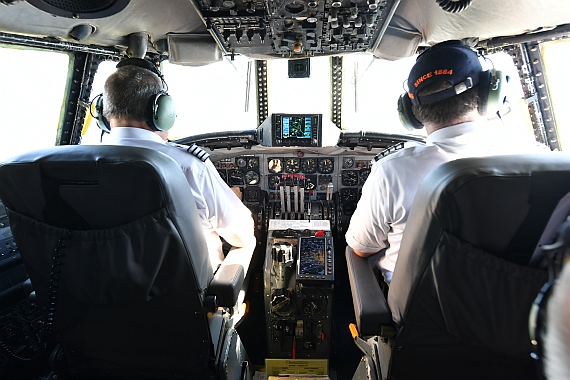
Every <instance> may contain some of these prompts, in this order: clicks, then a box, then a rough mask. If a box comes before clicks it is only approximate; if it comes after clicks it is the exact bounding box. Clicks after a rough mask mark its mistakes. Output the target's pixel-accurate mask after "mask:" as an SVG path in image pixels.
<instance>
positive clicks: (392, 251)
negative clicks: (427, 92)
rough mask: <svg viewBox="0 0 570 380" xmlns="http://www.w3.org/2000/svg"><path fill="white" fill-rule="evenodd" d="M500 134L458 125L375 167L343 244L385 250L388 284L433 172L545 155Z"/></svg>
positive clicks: (484, 127) (368, 250) (383, 265)
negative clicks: (493, 158)
mask: <svg viewBox="0 0 570 380" xmlns="http://www.w3.org/2000/svg"><path fill="white" fill-rule="evenodd" d="M501 134H502V132H501V131H498V128H497V126H496V125H493V124H491V123H487V122H482V123H476V122H469V123H461V124H457V125H453V126H449V127H446V128H443V129H440V130H437V131H435V132H433V133H431V134H430V135H429V136H428V138H427V140H426V145H422V146H414V147H410V148H406V149H403V150H401V151H398V152H396V153H393V154H391V155H389V156H387V157H384V158H382V159H381V160H380V161H378V162H376V163H375V164H374V166H373V168H372V171H371V173H370V175H369V177H368V179H367V180H366V183H365V184H364V186H363V187H362V197H361V198H360V200H359V202H358V205H357V208H356V210H355V212H354V214H353V215H352V218H351V220H350V225H349V227H348V230H347V232H346V235H345V237H346V242H347V244H348V245H349V246H350V247H352V248H354V249H356V250H358V251H361V252H364V253H371V254H372V253H376V252H379V251H381V250H382V249H384V248H386V251H385V254H383V255H381V257H380V262H379V265H380V269H382V271H383V272H384V273H385V277H386V278H387V280H388V282H389V281H390V279H391V272H393V271H394V267H395V265H396V260H397V258H398V251H399V249H400V243H401V241H402V233H403V232H404V228H405V227H406V221H407V219H408V213H409V210H410V207H411V204H412V201H413V199H414V196H415V195H416V191H417V189H418V186H419V185H420V183H421V181H422V180H423V179H424V177H425V176H426V175H427V174H428V173H429V172H430V171H431V170H433V169H434V168H435V167H436V166H438V165H440V164H442V163H444V162H447V161H451V160H455V159H457V158H463V157H476V156H488V155H497V154H515V153H531V152H537V151H539V150H540V151H544V150H545V147H539V146H537V145H536V144H533V143H531V142H523V143H521V142H520V141H518V142H516V143H515V142H513V141H512V140H513V139H512V138H511V139H509V138H508V136H507V137H505V136H504V135H501ZM386 272H387V273H386Z"/></svg>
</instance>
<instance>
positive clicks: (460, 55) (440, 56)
mask: <svg viewBox="0 0 570 380" xmlns="http://www.w3.org/2000/svg"><path fill="white" fill-rule="evenodd" d="M482 71H483V67H482V66H481V62H480V61H479V56H478V54H477V52H476V51H475V50H473V49H471V48H470V47H469V46H467V45H465V44H464V43H463V42H461V41H458V40H457V41H455V40H453V41H445V42H442V43H439V44H437V45H434V46H432V47H431V48H429V49H428V50H426V51H424V52H423V53H422V54H420V55H419V56H418V58H417V59H416V64H415V65H414V67H412V70H411V71H410V75H409V76H408V96H409V97H410V99H411V101H412V104H414V105H418V104H429V103H434V102H438V101H440V100H444V99H447V98H451V97H452V96H455V95H458V94H460V93H462V92H464V91H466V90H468V89H470V88H471V87H473V86H475V85H477V84H478V83H479V76H480V75H481V72H482ZM443 81H446V82H449V83H451V85H452V87H451V88H448V89H446V90H443V91H440V92H436V93H434V94H430V95H425V96H421V97H420V96H418V92H419V91H420V90H421V89H423V88H425V87H426V86H429V85H431V84H434V83H438V82H443Z"/></svg>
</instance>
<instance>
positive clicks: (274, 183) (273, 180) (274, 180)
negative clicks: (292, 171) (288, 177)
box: [267, 175, 281, 190]
mask: <svg viewBox="0 0 570 380" xmlns="http://www.w3.org/2000/svg"><path fill="white" fill-rule="evenodd" d="M267 182H268V183H267V186H268V187H269V188H270V189H271V190H277V189H278V188H279V184H280V183H281V176H280V175H272V176H269V178H268V179H267Z"/></svg>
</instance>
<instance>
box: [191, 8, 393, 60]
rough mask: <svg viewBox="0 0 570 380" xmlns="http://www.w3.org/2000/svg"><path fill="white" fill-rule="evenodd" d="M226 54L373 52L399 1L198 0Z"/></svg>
mask: <svg viewBox="0 0 570 380" xmlns="http://www.w3.org/2000/svg"><path fill="white" fill-rule="evenodd" d="M198 2H199V7H200V8H201V12H202V16H203V17H204V19H205V21H206V26H207V28H208V29H209V31H210V32H211V33H212V35H213V36H214V37H215V38H216V40H217V42H218V44H219V45H220V46H221V47H222V49H223V50H224V52H225V53H226V54H244V55H248V56H256V55H257V56H259V57H264V56H275V57H283V58H300V57H311V56H317V55H332V54H338V53H347V52H365V51H370V50H372V48H373V47H374V46H377V41H378V40H379V38H380V37H381V34H382V33H383V32H384V31H385V29H386V26H387V23H388V22H389V21H390V20H389V19H390V17H391V15H392V14H393V10H394V9H393V8H394V7H395V4H397V1H395V0H361V1H351V0H268V1H266V2H263V1H259V0H254V1H248V0H198Z"/></svg>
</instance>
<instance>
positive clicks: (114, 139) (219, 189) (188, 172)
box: [103, 127, 255, 271]
mask: <svg viewBox="0 0 570 380" xmlns="http://www.w3.org/2000/svg"><path fill="white" fill-rule="evenodd" d="M103 144H107V145H127V146H138V147H142V148H150V149H154V150H157V151H160V152H163V153H166V154H167V155H169V156H170V157H172V158H173V159H174V160H175V161H176V162H177V163H178V164H179V165H180V167H181V168H182V171H183V172H184V175H185V176H186V179H187V180H188V183H189V184H190V189H191V190H192V195H193V196H194V199H195V201H196V206H197V208H198V214H199V215H200V219H201V223H202V227H203V229H204V233H205V237H206V242H207V244H208V250H209V253H210V261H211V263H212V269H213V270H214V271H215V270H216V269H217V268H218V266H219V265H220V263H221V262H222V261H223V259H224V255H223V252H222V243H221V241H220V238H219V237H220V236H222V237H229V236H232V235H237V236H238V237H240V239H241V240H242V241H243V242H249V243H250V242H252V241H255V236H254V227H253V219H252V217H251V212H250V211H249V209H248V208H247V207H245V206H244V204H243V203H242V202H241V201H240V199H239V198H238V197H237V196H236V195H235V194H234V193H233V192H232V190H231V189H230V188H229V187H228V185H227V184H226V183H225V182H224V181H223V180H222V178H221V177H220V175H219V174H218V172H217V170H216V168H215V167H214V165H213V164H212V162H211V161H210V160H209V159H208V160H206V161H205V162H204V161H202V160H200V159H199V158H197V157H195V156H193V155H192V154H189V153H188V152H186V151H184V150H182V149H179V148H176V147H174V146H171V145H168V144H167V143H166V142H165V141H164V140H163V139H162V138H161V137H160V136H158V135H157V134H156V133H154V132H152V131H148V130H144V129H140V128H131V127H119V128H113V129H112V131H111V133H110V134H109V135H106V136H105V137H104V140H103Z"/></svg>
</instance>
